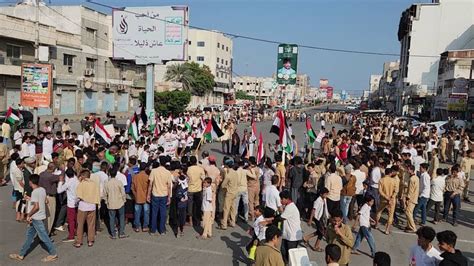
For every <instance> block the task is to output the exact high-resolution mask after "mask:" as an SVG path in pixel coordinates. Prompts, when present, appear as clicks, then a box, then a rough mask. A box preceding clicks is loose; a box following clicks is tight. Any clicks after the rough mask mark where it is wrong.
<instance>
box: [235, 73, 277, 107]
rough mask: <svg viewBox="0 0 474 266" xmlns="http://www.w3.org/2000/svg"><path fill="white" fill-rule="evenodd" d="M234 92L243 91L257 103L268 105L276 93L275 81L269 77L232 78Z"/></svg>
mask: <svg viewBox="0 0 474 266" xmlns="http://www.w3.org/2000/svg"><path fill="white" fill-rule="evenodd" d="M232 82H233V87H234V89H235V91H243V92H245V93H247V94H248V95H250V96H252V97H255V99H256V100H257V102H261V103H266V104H270V102H271V101H272V98H274V97H275V93H276V89H277V86H276V81H275V79H273V78H270V77H249V76H242V77H240V76H239V77H233V78H232Z"/></svg>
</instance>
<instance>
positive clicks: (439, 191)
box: [430, 176, 446, 202]
mask: <svg viewBox="0 0 474 266" xmlns="http://www.w3.org/2000/svg"><path fill="white" fill-rule="evenodd" d="M445 186H446V176H437V177H435V178H433V179H432V180H431V188H430V199H431V200H433V201H436V202H441V201H443V192H444V187H445Z"/></svg>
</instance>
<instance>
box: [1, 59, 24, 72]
mask: <svg viewBox="0 0 474 266" xmlns="http://www.w3.org/2000/svg"><path fill="white" fill-rule="evenodd" d="M22 63H23V61H22V60H21V59H11V58H5V57H0V74H2V75H6V76H21V64H22Z"/></svg>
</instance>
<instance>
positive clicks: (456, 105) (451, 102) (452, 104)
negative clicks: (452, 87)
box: [446, 93, 468, 112]
mask: <svg viewBox="0 0 474 266" xmlns="http://www.w3.org/2000/svg"><path fill="white" fill-rule="evenodd" d="M467 96H468V95H467V93H451V94H449V97H448V103H447V105H446V109H447V110H448V111H454V112H464V111H466V110H467V99H468V98H467Z"/></svg>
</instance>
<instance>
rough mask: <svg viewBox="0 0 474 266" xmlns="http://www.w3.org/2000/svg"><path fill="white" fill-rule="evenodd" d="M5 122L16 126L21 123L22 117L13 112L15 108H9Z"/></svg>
mask: <svg viewBox="0 0 474 266" xmlns="http://www.w3.org/2000/svg"><path fill="white" fill-rule="evenodd" d="M5 120H6V121H7V123H8V124H10V125H14V124H16V123H17V122H19V121H20V116H19V115H17V114H15V112H14V111H13V108H11V107H8V111H7V114H6V116H5Z"/></svg>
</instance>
